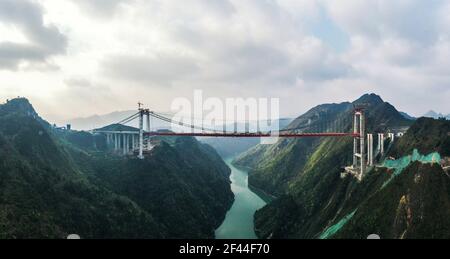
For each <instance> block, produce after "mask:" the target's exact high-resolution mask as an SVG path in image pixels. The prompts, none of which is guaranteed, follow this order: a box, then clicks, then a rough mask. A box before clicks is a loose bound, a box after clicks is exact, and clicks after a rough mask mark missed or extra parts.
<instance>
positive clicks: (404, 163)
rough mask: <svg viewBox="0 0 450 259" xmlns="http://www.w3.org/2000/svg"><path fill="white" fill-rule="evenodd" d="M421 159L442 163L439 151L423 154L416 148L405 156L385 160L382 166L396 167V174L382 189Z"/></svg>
mask: <svg viewBox="0 0 450 259" xmlns="http://www.w3.org/2000/svg"><path fill="white" fill-rule="evenodd" d="M416 161H419V162H421V163H424V164H425V163H428V164H434V163H440V162H441V155H440V154H439V153H437V152H434V153H431V154H429V155H421V154H420V153H419V151H418V150H417V149H414V151H413V154H412V155H409V156H404V157H402V158H400V159H397V160H385V161H384V163H383V165H382V167H386V168H390V169H394V174H393V175H392V177H391V178H390V179H389V180H388V181H386V182H385V183H384V185H383V187H381V188H382V189H383V188H384V187H386V186H387V185H388V184H389V183H390V182H391V181H392V180H393V179H394V178H395V177H396V176H398V175H400V174H401V173H402V172H403V171H404V170H405V168H407V167H408V166H409V165H410V164H411V163H413V162H416Z"/></svg>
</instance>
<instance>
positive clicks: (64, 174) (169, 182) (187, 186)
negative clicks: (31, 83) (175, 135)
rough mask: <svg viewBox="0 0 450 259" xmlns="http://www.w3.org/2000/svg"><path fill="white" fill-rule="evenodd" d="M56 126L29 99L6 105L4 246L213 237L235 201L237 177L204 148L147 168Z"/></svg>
mask: <svg viewBox="0 0 450 259" xmlns="http://www.w3.org/2000/svg"><path fill="white" fill-rule="evenodd" d="M105 149H106V145H105V139H104V137H102V136H92V135H90V134H88V133H83V132H67V131H59V130H56V129H53V128H52V127H50V125H49V124H48V123H46V122H45V121H44V120H43V119H41V118H40V117H39V116H38V114H37V113H36V112H35V111H34V109H33V107H32V106H31V104H30V103H29V102H28V101H27V100H26V99H14V100H11V101H9V102H7V103H6V104H3V105H0V190H1V192H0V225H1V226H2V227H1V228H0V238H65V237H66V236H67V235H68V234H72V233H76V234H79V235H80V236H81V237H82V238H213V237H214V230H215V229H216V228H217V227H218V226H219V225H220V223H221V222H222V220H223V218H224V217H225V214H226V211H227V210H228V209H229V208H230V207H231V204H232V202H233V193H232V192H231V189H230V182H229V174H230V170H229V168H228V167H227V166H226V165H225V164H224V163H223V161H222V160H221V159H220V157H219V156H218V155H217V153H216V152H215V151H214V150H213V149H212V148H211V147H209V146H206V145H203V144H200V143H199V142H197V141H196V140H195V139H178V140H175V141H171V144H168V143H166V142H165V141H160V142H159V144H157V146H156V147H155V148H154V150H153V153H152V154H151V155H149V157H147V158H146V159H144V160H139V159H135V158H132V157H128V158H127V157H118V156H114V155H111V154H108V153H107V152H105Z"/></svg>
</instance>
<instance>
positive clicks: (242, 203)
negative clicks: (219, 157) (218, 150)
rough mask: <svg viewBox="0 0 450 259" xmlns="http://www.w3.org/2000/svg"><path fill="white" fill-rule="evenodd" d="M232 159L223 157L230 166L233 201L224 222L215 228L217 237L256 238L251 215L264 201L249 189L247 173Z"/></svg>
mask: <svg viewBox="0 0 450 259" xmlns="http://www.w3.org/2000/svg"><path fill="white" fill-rule="evenodd" d="M232 160H233V159H232V158H230V159H225V162H226V164H227V165H228V166H229V167H230V168H231V171H232V172H231V177H230V178H231V181H232V183H231V189H232V191H233V193H234V196H235V202H234V204H233V206H232V207H231V209H230V210H229V211H228V213H227V215H226V217H225V220H224V222H223V223H222V225H221V226H220V227H219V228H218V229H217V230H216V238H217V239H256V238H257V237H256V235H255V231H254V222H253V215H254V213H255V211H256V210H258V209H260V208H262V207H264V206H265V205H266V202H265V201H264V200H263V199H261V198H260V197H259V196H258V195H256V194H255V193H254V192H253V191H251V190H250V189H249V186H248V173H247V172H246V171H244V170H242V169H238V168H236V167H234V166H233V165H232V164H231V161H232Z"/></svg>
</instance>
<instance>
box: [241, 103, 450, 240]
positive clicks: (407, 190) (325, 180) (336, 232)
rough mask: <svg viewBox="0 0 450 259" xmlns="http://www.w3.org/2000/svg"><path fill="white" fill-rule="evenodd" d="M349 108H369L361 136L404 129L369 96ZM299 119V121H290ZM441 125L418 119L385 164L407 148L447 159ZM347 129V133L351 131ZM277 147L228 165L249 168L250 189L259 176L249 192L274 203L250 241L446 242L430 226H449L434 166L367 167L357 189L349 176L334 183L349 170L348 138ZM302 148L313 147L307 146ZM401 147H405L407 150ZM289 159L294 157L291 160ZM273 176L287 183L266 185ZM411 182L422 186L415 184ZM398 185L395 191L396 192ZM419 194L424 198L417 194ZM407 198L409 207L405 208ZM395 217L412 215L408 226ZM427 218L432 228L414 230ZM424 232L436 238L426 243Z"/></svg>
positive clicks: (443, 181) (443, 186) (443, 184)
mask: <svg viewBox="0 0 450 259" xmlns="http://www.w3.org/2000/svg"><path fill="white" fill-rule="evenodd" d="M355 103H368V104H369V108H368V113H367V118H368V125H367V128H368V130H369V132H383V131H384V130H385V129H386V128H392V127H401V126H405V125H408V124H410V123H412V122H411V121H408V120H406V119H404V117H403V116H401V114H400V113H398V112H397V111H396V109H395V108H394V107H393V106H392V105H390V104H388V103H385V102H383V101H382V100H381V98H379V97H377V96H375V95H366V96H363V97H361V98H360V99H359V100H357V101H356V102H355ZM332 106H334V105H332ZM319 107H320V106H319ZM322 107H323V106H322ZM328 107H331V106H328ZM334 107H336V106H334ZM316 108H318V107H316ZM316 108H315V109H316ZM313 110H314V109H313ZM346 113H351V111H344V112H342V113H341V115H337V116H350V117H351V114H346ZM305 119H307V115H304V116H302V117H300V118H299V119H298V120H297V121H300V120H305ZM447 124H448V122H445V121H440V122H437V121H425V120H423V119H420V120H418V121H417V122H416V123H415V124H414V125H413V126H412V127H411V129H410V131H408V133H407V134H406V135H405V136H404V138H402V139H401V140H399V141H398V142H396V143H395V145H394V146H392V147H391V149H389V154H388V157H395V158H400V157H402V156H408V155H411V154H412V153H413V150H414V149H415V148H417V149H420V152H423V153H422V154H428V153H426V152H440V153H442V155H443V156H445V154H446V153H447V152H448V151H447V150H448V128H447V126H445V125H447ZM292 127H293V128H295V127H296V126H295V125H293V126H292ZM348 127H349V129H350V127H351V124H349V125H348ZM424 132H430V133H431V134H425V133H424ZM413 140H414V141H413ZM284 141H285V140H281V141H280V143H278V144H277V145H276V146H275V147H276V148H274V147H258V148H256V149H254V150H252V151H250V152H248V153H247V154H246V155H244V156H243V157H242V158H240V159H238V160H237V161H236V162H237V163H238V164H241V165H246V164H247V165H250V166H252V167H254V169H253V170H252V172H251V174H253V175H254V176H253V182H252V183H255V179H257V178H258V177H259V178H260V179H262V183H259V182H257V181H256V184H257V185H259V186H260V187H262V188H266V189H265V191H268V192H272V193H273V192H274V190H275V193H277V194H278V195H279V196H280V197H279V198H278V199H277V200H275V201H274V202H272V203H270V204H268V205H267V206H266V207H265V208H263V209H261V210H260V211H258V212H257V213H256V215H255V222H256V231H257V234H258V236H260V237H262V238H320V237H322V238H332V237H345V238H366V237H367V236H368V235H369V234H372V233H377V234H380V235H382V236H383V237H385V238H402V237H404V238H411V237H435V238H436V237H446V236H445V235H443V232H442V231H434V230H433V229H435V228H436V226H441V227H442V228H443V229H446V228H447V227H448V224H449V221H448V220H447V219H448V215H447V214H449V213H450V211H449V210H448V209H447V207H446V206H447V205H446V204H447V198H446V197H447V196H448V195H447V196H445V195H444V194H445V193H447V191H448V190H447V189H448V185H447V180H448V176H447V175H446V174H445V173H444V171H443V170H442V169H441V168H440V166H439V165H433V164H432V163H430V164H424V165H422V163H421V162H416V163H412V164H411V165H410V167H412V168H409V167H408V168H407V169H405V170H404V171H402V173H401V174H399V173H398V172H397V171H396V170H394V169H387V168H375V169H374V170H372V171H370V172H369V174H368V175H367V177H365V179H364V180H363V181H362V182H358V181H357V180H356V179H354V178H353V177H350V176H348V177H346V178H343V179H342V178H341V176H340V172H341V167H342V166H345V165H349V164H351V154H352V139H351V138H350V139H345V138H344V139H319V140H297V141H298V142H299V143H295V144H292V143H293V142H295V141H291V143H289V142H288V144H287V145H284V146H283V145H282V143H283V142H284ZM307 141H312V142H314V143H313V144H312V145H311V144H310V145H309V146H308V145H306V143H307ZM407 143H411V145H409V146H408V145H407ZM302 145H306V146H302ZM308 147H309V150H308V151H307V152H305V153H306V154H304V155H299V152H295V150H296V148H298V149H308ZM279 154H282V155H281V156H280V155H279ZM277 155H278V156H277ZM292 156H297V159H295V158H293V157H292ZM435 162H436V163H438V162H437V161H435ZM414 166H416V167H417V168H415V167H414ZM397 174H398V175H397ZM256 175H257V176H256ZM280 175H282V176H288V177H285V178H284V179H283V180H281V181H277V182H275V181H274V180H273V179H277V177H280ZM419 178H420V179H422V180H420V181H419V180H417V179H419ZM251 179H252V178H251ZM270 179H272V180H270ZM411 179H413V180H414V179H415V180H416V181H413V180H411ZM280 183H281V184H280ZM431 183H433V184H431ZM398 184H402V186H403V187H402V188H396V186H397V185H398ZM414 185H415V186H414ZM431 186H433V187H431ZM421 189H423V190H425V191H420V192H419V190H421ZM425 193H433V194H432V195H431V196H434V198H435V199H434V200H433V201H432V200H431V199H429V197H426V195H425ZM412 197H414V198H412ZM412 199H413V200H415V201H414V202H411V201H412ZM417 200H419V201H417ZM400 201H401V202H400ZM408 201H409V202H408ZM438 203H442V204H444V205H442V206H441V209H440V210H436V211H435V212H436V214H433V211H431V210H430V209H429V208H431V207H432V206H437V204H438ZM389 204H390V205H389ZM393 204H395V206H397V207H398V208H399V209H398V211H399V212H398V213H391V212H392V211H395V210H393V206H394V205H393ZM397 207H396V208H397ZM402 211H407V212H408V211H409V212H408V213H410V212H411V211H412V212H411V213H412V214H411V215H410V216H409V217H410V219H409V220H412V221H410V224H409V225H405V221H404V220H403V221H402V218H401V217H400V216H401V215H402V213H403V212H402ZM382 215H383V216H384V217H382ZM432 215H434V216H437V217H438V218H439V220H437V221H436V222H435V223H433V224H434V225H435V226H434V227H433V226H427V224H428V223H425V224H419V223H418V221H419V219H420V218H421V217H427V218H429V217H432ZM444 215H445V217H444ZM411 222H413V224H411ZM402 224H403V225H402ZM393 226H395V229H396V230H395V232H388V231H387V229H388V228H389V227H393ZM404 226H407V228H405V227H404ZM420 229H421V230H420ZM426 229H428V230H427V231H428V232H427V231H425V230H426ZM377 231H378V232H377ZM399 233H400V234H399ZM431 233H436V234H435V235H434V236H433V235H431Z"/></svg>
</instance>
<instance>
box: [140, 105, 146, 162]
mask: <svg viewBox="0 0 450 259" xmlns="http://www.w3.org/2000/svg"><path fill="white" fill-rule="evenodd" d="M141 106H142V103H139V156H138V158H139V159H144V114H145V110H144V109H143V108H141Z"/></svg>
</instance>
